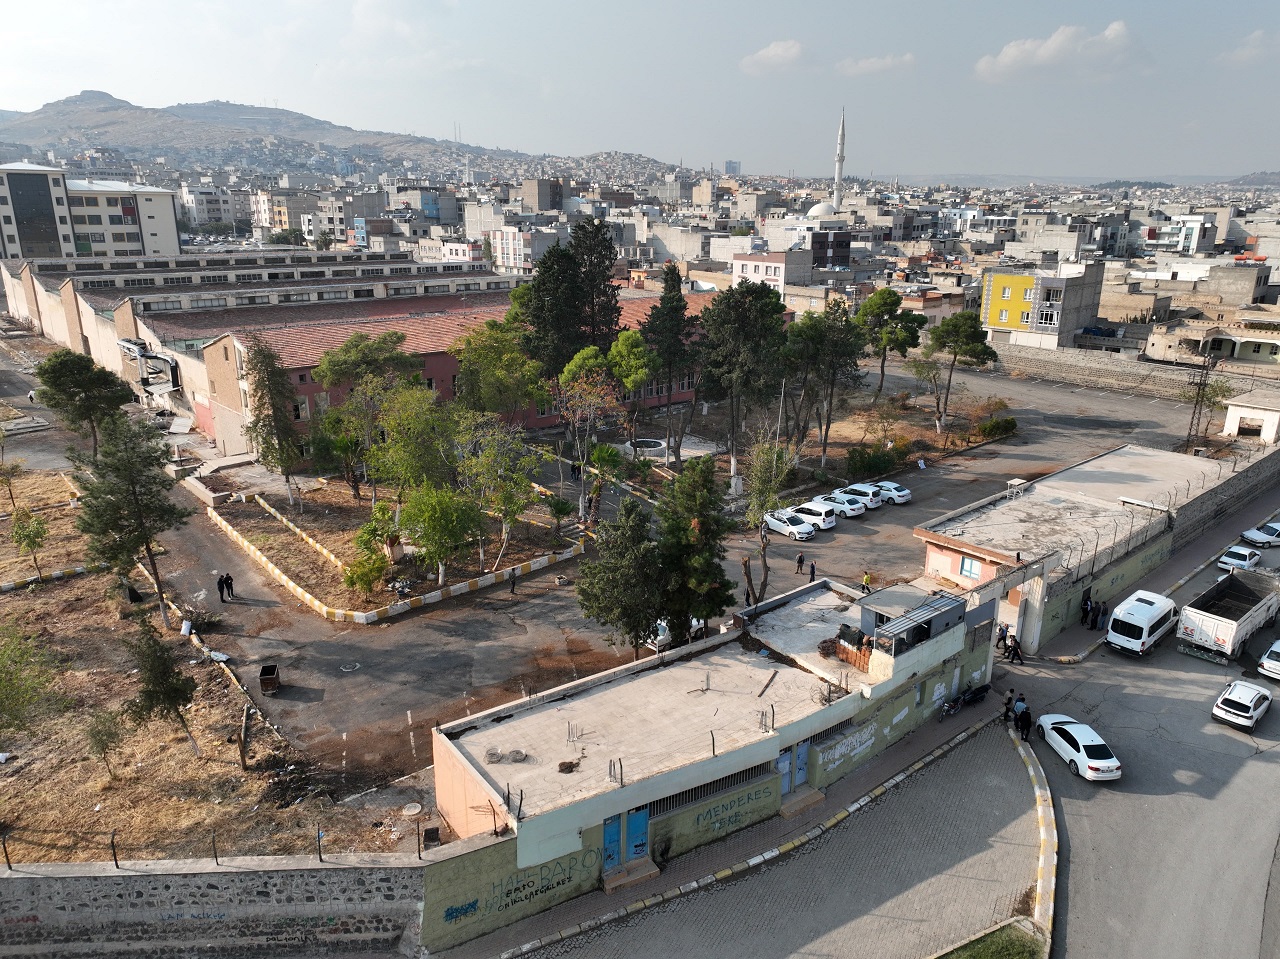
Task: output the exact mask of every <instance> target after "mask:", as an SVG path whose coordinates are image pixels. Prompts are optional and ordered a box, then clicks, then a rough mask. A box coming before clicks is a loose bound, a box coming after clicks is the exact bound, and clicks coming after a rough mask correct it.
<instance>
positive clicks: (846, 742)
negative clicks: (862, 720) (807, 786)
mask: <svg viewBox="0 0 1280 959" xmlns="http://www.w3.org/2000/svg"><path fill="white" fill-rule="evenodd" d="M875 741H876V727H875V725H874V724H872V723H868V724H867V725H865V726H862V727H860V728H858V729H855V730H854V731H853V732H851V733H849V734H848V735H847V736H844V737H843V738H841V739H838V740H837V741H836V742H834V743H832V744H831V745H830V746H827V747H826V748H825V749H822V750H820V751H819V752H818V764H819V765H820V766H822V768H823V769H825V770H826V771H827V772H831V770H833V769H835V768H836V767H837V766H839V765H840V764H841V763H842V762H844V761H845V760H846V759H856V758H857V757H859V756H861V755H862V754H863V753H865V752H867V751H868V750H869V749H870V748H871V747H872V746H873V745H874V744H875Z"/></svg>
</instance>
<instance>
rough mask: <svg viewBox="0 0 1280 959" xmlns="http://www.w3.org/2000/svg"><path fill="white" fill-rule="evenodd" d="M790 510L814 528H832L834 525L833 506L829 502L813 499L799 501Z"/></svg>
mask: <svg viewBox="0 0 1280 959" xmlns="http://www.w3.org/2000/svg"><path fill="white" fill-rule="evenodd" d="M791 512H793V513H795V514H796V515H797V516H799V517H800V518H801V519H802V520H804V521H805V522H806V523H808V524H809V525H810V526H812V527H813V528H814V529H833V528H835V525H836V511H835V507H834V506H832V505H831V504H830V503H819V502H817V501H815V500H810V501H809V502H807V503H801V504H800V505H799V506H793V507H791Z"/></svg>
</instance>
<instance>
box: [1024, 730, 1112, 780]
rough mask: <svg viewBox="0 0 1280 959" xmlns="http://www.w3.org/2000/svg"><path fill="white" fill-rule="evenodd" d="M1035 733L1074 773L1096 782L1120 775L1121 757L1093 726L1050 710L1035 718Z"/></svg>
mask: <svg viewBox="0 0 1280 959" xmlns="http://www.w3.org/2000/svg"><path fill="white" fill-rule="evenodd" d="M1036 735H1038V736H1039V737H1040V738H1041V739H1043V740H1044V741H1045V742H1047V743H1048V744H1049V745H1050V746H1052V747H1053V751H1054V752H1056V753H1057V754H1058V755H1059V756H1061V757H1062V759H1063V761H1064V762H1065V763H1066V764H1067V768H1068V769H1070V770H1071V774H1072V775H1073V776H1083V777H1084V778H1085V779H1092V780H1095V781H1097V780H1103V779H1119V778H1120V760H1118V759H1116V757H1115V753H1113V752H1112V751H1111V747H1110V746H1108V745H1107V744H1106V743H1105V742H1103V739H1102V737H1101V736H1099V735H1098V734H1097V733H1096V732H1094V731H1093V727H1092V726H1086V725H1085V724H1084V723H1081V722H1077V721H1076V720H1074V719H1072V718H1071V717H1070V716H1066V715H1064V714H1062V713H1050V714H1049V715H1047V716H1041V717H1040V718H1039V719H1038V720H1037V721H1036Z"/></svg>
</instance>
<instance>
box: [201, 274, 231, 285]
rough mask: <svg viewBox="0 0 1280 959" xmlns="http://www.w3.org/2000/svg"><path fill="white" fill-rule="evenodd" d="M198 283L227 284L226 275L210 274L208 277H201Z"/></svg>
mask: <svg viewBox="0 0 1280 959" xmlns="http://www.w3.org/2000/svg"><path fill="white" fill-rule="evenodd" d="M200 282H201V283H226V282H227V274H225V273H210V274H209V275H208V276H202V277H200Z"/></svg>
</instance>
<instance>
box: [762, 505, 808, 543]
mask: <svg viewBox="0 0 1280 959" xmlns="http://www.w3.org/2000/svg"><path fill="white" fill-rule="evenodd" d="M764 525H765V526H767V527H769V529H771V530H773V531H774V532H775V533H785V534H786V535H787V536H790V537H791V538H792V539H813V534H814V533H815V532H817V530H815V529H814V528H813V526H812V524H810V523H807V522H805V521H804V520H803V519H801V518H800V517H799V516H797V515H796V514H795V513H793V512H791V510H789V509H776V510H774V511H773V512H772V513H765V514H764Z"/></svg>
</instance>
